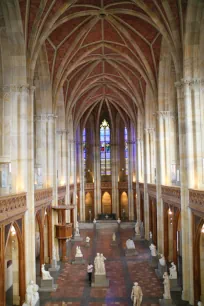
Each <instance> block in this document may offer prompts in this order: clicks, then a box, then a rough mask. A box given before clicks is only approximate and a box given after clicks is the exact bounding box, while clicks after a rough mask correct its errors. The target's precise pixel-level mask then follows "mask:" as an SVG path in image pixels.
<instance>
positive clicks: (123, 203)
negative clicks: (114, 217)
mask: <svg viewBox="0 0 204 306" xmlns="http://www.w3.org/2000/svg"><path fill="white" fill-rule="evenodd" d="M120 211H121V218H122V219H123V220H124V219H128V211H129V210H128V194H127V192H126V191H123V192H122V193H121V195H120Z"/></svg>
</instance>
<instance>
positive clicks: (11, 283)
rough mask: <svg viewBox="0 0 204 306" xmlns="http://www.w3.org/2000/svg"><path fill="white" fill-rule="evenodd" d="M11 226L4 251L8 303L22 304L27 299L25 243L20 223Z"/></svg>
mask: <svg viewBox="0 0 204 306" xmlns="http://www.w3.org/2000/svg"><path fill="white" fill-rule="evenodd" d="M9 226H10V228H9V232H8V236H7V239H6V244H5V252H4V260H5V264H4V267H5V291H6V305H20V304H22V303H23V301H24V300H25V260H24V243H23V237H22V233H21V229H20V228H19V226H18V224H17V223H16V222H14V223H13V224H10V225H7V227H9Z"/></svg>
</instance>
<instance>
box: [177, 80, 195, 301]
mask: <svg viewBox="0 0 204 306" xmlns="http://www.w3.org/2000/svg"><path fill="white" fill-rule="evenodd" d="M176 87H177V99H178V119H179V146H180V169H181V171H180V177H181V224H182V266H183V268H182V270H183V291H182V299H183V300H186V301H189V302H190V304H193V303H194V292H193V256H192V255H193V250H192V241H193V236H192V228H193V227H192V213H191V210H190V209H189V207H188V203H189V192H188V188H190V187H191V186H192V183H193V180H194V154H193V148H194V146H193V142H192V140H193V129H192V121H193V117H192V104H191V92H190V86H189V81H188V80H182V81H181V82H177V83H176Z"/></svg>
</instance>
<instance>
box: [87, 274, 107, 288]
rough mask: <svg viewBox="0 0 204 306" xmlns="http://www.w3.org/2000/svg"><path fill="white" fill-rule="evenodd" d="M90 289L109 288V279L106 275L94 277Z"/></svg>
mask: <svg viewBox="0 0 204 306" xmlns="http://www.w3.org/2000/svg"><path fill="white" fill-rule="evenodd" d="M91 287H109V279H107V278H106V275H105V274H104V275H97V274H95V275H94V281H93V282H92V283H91Z"/></svg>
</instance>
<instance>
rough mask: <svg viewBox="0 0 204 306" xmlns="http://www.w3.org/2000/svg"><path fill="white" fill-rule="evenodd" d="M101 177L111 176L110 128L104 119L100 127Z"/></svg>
mask: <svg viewBox="0 0 204 306" xmlns="http://www.w3.org/2000/svg"><path fill="white" fill-rule="evenodd" d="M100 145H101V147H100V148H101V175H111V159H110V155H111V152H110V151H111V150H110V127H109V124H108V122H107V121H106V119H104V120H103V122H102V123H101V126H100Z"/></svg>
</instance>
